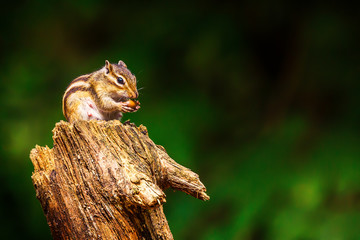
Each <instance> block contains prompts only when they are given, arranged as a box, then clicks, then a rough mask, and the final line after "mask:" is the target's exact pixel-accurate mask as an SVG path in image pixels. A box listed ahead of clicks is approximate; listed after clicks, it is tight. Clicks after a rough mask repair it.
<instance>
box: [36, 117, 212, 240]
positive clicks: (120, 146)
mask: <svg viewBox="0 0 360 240" xmlns="http://www.w3.org/2000/svg"><path fill="white" fill-rule="evenodd" d="M53 140H54V147H53V148H52V149H50V148H48V147H40V146H36V147H35V148H34V149H33V150H32V151H31V153H30V158H31V161H32V163H33V165H34V172H33V175H32V180H33V184H34V187H35V190H36V197H37V198H38V199H39V201H40V203H41V206H42V208H43V211H44V214H45V216H46V219H47V222H48V224H49V226H50V229H51V232H52V236H53V238H54V239H173V237H172V234H171V231H170V228H169V225H168V223H167V220H166V217H165V215H164V212H163V207H162V204H163V203H164V202H165V201H166V195H165V193H164V190H165V189H166V188H168V187H171V188H174V189H177V190H180V191H183V192H185V193H187V194H190V195H191V196H194V197H196V198H198V199H201V200H208V199H209V197H208V195H207V194H206V193H205V192H206V188H205V186H204V185H203V184H202V183H201V182H200V180H199V176H198V175H197V174H196V173H194V172H192V171H191V170H190V169H188V168H185V167H183V166H181V165H179V164H178V163H176V162H175V161H174V160H173V159H171V158H170V157H169V155H168V154H167V153H166V151H165V149H164V148H163V147H161V146H159V145H156V144H155V143H154V142H153V141H152V140H151V139H150V138H149V136H148V132H147V129H146V127H144V126H142V125H141V126H140V127H137V126H135V125H134V124H131V123H128V122H127V123H124V124H122V123H121V122H119V121H116V120H114V121H79V122H76V123H74V124H70V123H67V122H63V121H61V122H59V123H57V124H56V126H55V128H54V130H53Z"/></svg>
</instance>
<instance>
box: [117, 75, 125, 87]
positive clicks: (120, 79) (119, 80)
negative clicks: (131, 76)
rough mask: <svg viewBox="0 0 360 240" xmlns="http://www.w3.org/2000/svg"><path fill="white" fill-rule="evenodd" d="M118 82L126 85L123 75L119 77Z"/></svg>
mask: <svg viewBox="0 0 360 240" xmlns="http://www.w3.org/2000/svg"><path fill="white" fill-rule="evenodd" d="M117 82H118V84H120V85H124V84H125V80H124V78H123V77H118V78H117Z"/></svg>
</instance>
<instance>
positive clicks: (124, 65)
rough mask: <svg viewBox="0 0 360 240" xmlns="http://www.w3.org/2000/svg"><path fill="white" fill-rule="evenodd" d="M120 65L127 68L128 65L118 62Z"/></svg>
mask: <svg viewBox="0 0 360 240" xmlns="http://www.w3.org/2000/svg"><path fill="white" fill-rule="evenodd" d="M118 65H119V66H122V67H126V68H127V66H126V64H125V63H124V62H123V61H121V60H120V61H119V62H118Z"/></svg>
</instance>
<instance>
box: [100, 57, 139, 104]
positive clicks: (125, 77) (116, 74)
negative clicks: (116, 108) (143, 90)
mask: <svg viewBox="0 0 360 240" xmlns="http://www.w3.org/2000/svg"><path fill="white" fill-rule="evenodd" d="M104 70H105V73H104V77H105V81H106V91H107V92H108V94H110V96H111V97H112V98H113V99H114V100H116V101H118V102H124V101H127V100H129V99H136V98H138V96H139V93H138V91H137V88H136V77H135V75H133V74H132V73H131V72H130V71H129V69H128V68H127V66H126V64H125V63H124V62H123V61H121V60H120V61H119V62H118V64H111V63H109V61H108V60H106V61H105V67H104Z"/></svg>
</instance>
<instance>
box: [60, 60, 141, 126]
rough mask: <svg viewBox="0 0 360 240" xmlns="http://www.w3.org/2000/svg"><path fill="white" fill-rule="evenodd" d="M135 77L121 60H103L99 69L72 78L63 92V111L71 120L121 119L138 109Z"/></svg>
mask: <svg viewBox="0 0 360 240" xmlns="http://www.w3.org/2000/svg"><path fill="white" fill-rule="evenodd" d="M138 96H139V93H138V90H137V88H136V77H135V76H134V75H133V74H132V73H131V72H130V71H129V69H128V68H127V66H126V64H125V63H124V62H123V61H121V60H120V61H119V62H118V64H111V63H109V61H107V60H106V61H105V66H104V67H103V68H101V69H100V70H98V71H96V72H93V73H90V74H86V75H83V76H80V77H78V78H76V79H74V80H73V81H72V82H71V83H70V85H69V86H68V88H67V89H66V91H65V94H64V96H63V101H62V104H63V105H62V107H63V113H64V116H65V118H66V119H67V120H68V121H69V122H70V123H72V122H75V121H78V120H92V119H97V120H113V119H119V120H120V119H121V117H122V114H123V113H127V112H136V111H137V110H138V109H139V108H140V103H139V101H137V100H135V99H137V98H138Z"/></svg>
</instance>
